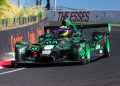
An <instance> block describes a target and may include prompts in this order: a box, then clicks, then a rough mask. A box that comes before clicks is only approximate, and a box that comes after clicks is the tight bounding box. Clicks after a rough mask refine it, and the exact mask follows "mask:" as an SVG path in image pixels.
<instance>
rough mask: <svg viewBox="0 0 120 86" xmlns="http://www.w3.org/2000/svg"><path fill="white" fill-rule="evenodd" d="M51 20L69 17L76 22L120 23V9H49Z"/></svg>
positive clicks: (48, 14)
mask: <svg viewBox="0 0 120 86" xmlns="http://www.w3.org/2000/svg"><path fill="white" fill-rule="evenodd" d="M46 16H47V17H48V19H49V20H50V21H61V20H63V18H64V17H65V18H68V19H70V20H71V21H75V22H98V23H108V22H111V23H120V10H74V11H73V10H72V11H71V10H67V11H63V10H60V11H48V12H47V14H46Z"/></svg>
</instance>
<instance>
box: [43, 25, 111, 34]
mask: <svg viewBox="0 0 120 86" xmlns="http://www.w3.org/2000/svg"><path fill="white" fill-rule="evenodd" d="M59 27H60V26H45V27H44V30H45V32H46V31H47V29H49V30H60V28H59ZM75 27H77V29H81V30H83V29H92V28H104V27H107V28H108V33H110V32H111V27H112V25H111V24H110V23H106V24H79V25H75ZM73 28H74V27H72V28H64V29H63V30H74V29H73Z"/></svg>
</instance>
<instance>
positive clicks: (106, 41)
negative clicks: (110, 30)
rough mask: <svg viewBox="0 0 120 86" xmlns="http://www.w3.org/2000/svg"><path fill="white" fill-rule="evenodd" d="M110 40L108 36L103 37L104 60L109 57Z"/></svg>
mask: <svg viewBox="0 0 120 86" xmlns="http://www.w3.org/2000/svg"><path fill="white" fill-rule="evenodd" d="M110 47H111V45H110V39H109V37H108V36H105V37H104V43H103V54H104V57H105V58H108V57H110Z"/></svg>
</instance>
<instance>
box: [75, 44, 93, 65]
mask: <svg viewBox="0 0 120 86" xmlns="http://www.w3.org/2000/svg"><path fill="white" fill-rule="evenodd" d="M77 50H78V52H77V53H78V54H77V58H79V59H80V61H81V63H82V64H88V63H90V57H91V51H90V44H89V43H86V44H85V47H83V48H82V50H81V49H80V47H79V48H78V49H77Z"/></svg>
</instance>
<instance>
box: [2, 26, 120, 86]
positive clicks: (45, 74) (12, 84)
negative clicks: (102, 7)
mask: <svg viewBox="0 0 120 86" xmlns="http://www.w3.org/2000/svg"><path fill="white" fill-rule="evenodd" d="M110 38H111V56H110V58H102V59H99V60H97V61H94V62H92V63H90V64H86V65H80V64H78V65H57V66H39V67H30V68H14V67H12V68H3V69H0V86H120V27H113V28H112V33H111V37H110Z"/></svg>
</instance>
